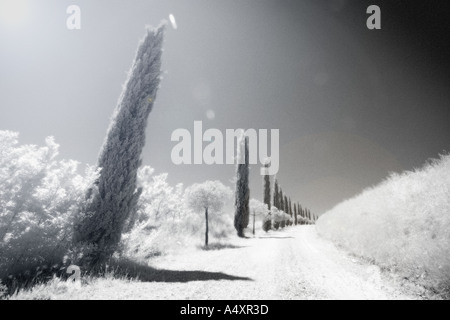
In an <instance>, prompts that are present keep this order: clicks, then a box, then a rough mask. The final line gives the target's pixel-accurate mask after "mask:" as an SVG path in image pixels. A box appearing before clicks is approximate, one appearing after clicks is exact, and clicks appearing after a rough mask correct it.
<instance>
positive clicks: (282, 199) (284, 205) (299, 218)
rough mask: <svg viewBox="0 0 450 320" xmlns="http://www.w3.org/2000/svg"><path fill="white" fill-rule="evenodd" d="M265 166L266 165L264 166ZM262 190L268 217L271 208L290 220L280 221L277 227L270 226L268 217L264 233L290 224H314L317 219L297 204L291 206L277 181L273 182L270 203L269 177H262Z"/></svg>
mask: <svg viewBox="0 0 450 320" xmlns="http://www.w3.org/2000/svg"><path fill="white" fill-rule="evenodd" d="M266 166H267V165H266ZM263 188H264V196H263V198H264V203H265V204H266V205H267V207H268V209H269V215H270V212H271V209H272V207H275V208H277V209H278V210H280V211H284V212H285V213H287V214H288V215H290V217H291V219H292V220H293V222H291V220H290V219H289V220H286V221H284V220H283V221H282V222H281V223H280V224H279V225H278V222H274V225H273V226H272V219H271V217H268V218H266V219H265V221H264V223H263V229H264V231H266V232H267V231H268V230H270V229H272V228H273V229H278V228H279V227H282V228H283V227H284V226H285V225H287V226H289V225H291V224H292V223H293V224H295V225H304V224H315V222H316V221H317V219H318V217H317V215H315V214H314V213H311V210H309V209H308V208H306V207H304V208H303V207H302V206H301V205H300V203H299V202H295V201H294V204H293V205H292V201H291V197H288V196H287V195H286V194H283V190H282V189H281V187H280V186H279V184H278V180H277V179H275V182H274V190H273V202H272V203H271V181H270V176H269V175H267V174H266V175H264V178H263Z"/></svg>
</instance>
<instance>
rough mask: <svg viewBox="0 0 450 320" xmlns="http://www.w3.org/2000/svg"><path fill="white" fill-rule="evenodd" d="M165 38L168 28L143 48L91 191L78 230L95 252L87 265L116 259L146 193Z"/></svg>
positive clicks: (79, 239) (152, 33)
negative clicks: (141, 184)
mask: <svg viewBox="0 0 450 320" xmlns="http://www.w3.org/2000/svg"><path fill="white" fill-rule="evenodd" d="M163 37H164V26H161V27H159V28H157V29H148V30H147V34H146V36H145V37H144V39H143V40H142V41H141V43H140V45H139V48H138V50H137V54H136V57H135V59H134V62H133V65H132V67H131V71H130V73H129V76H128V79H127V81H126V83H125V86H124V91H123V93H122V95H121V96H120V99H119V102H118V106H117V108H116V110H115V111H114V115H113V117H112V120H111V123H110V125H109V129H108V132H107V135H106V139H105V142H104V143H103V147H102V149H101V152H100V155H99V159H98V163H97V166H98V167H99V168H101V172H100V176H99V178H98V179H97V180H96V181H95V183H94V185H93V186H92V187H91V188H89V190H88V191H87V193H86V199H87V204H86V205H85V206H83V208H81V210H80V211H81V214H80V216H79V220H78V221H77V223H76V225H75V237H74V238H75V242H76V243H80V244H86V245H92V246H94V247H95V250H92V252H91V253H90V255H89V258H88V259H87V261H86V262H87V263H88V264H89V265H90V266H97V265H99V264H100V263H102V262H103V261H105V260H106V259H108V258H109V257H111V256H112V254H113V253H114V251H115V250H116V249H117V246H118V244H119V241H120V239H121V236H122V232H123V229H124V226H125V223H126V221H127V219H128V218H129V217H130V215H131V214H132V213H133V211H134V210H136V206H137V202H138V199H139V195H140V193H141V191H142V190H141V189H138V187H137V183H136V182H137V171H138V168H139V166H140V165H141V153H142V149H143V148H144V145H145V129H146V127H147V118H148V115H149V113H150V111H151V110H152V108H153V104H154V102H155V99H156V93H157V90H158V87H159V83H160V78H161V53H162V44H163Z"/></svg>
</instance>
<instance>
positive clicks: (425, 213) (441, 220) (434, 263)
mask: <svg viewBox="0 0 450 320" xmlns="http://www.w3.org/2000/svg"><path fill="white" fill-rule="evenodd" d="M317 229H318V231H319V233H320V234H321V235H322V236H324V237H325V238H328V239H330V240H332V241H334V242H335V243H336V244H338V245H340V246H342V247H344V248H345V249H347V250H349V251H350V252H352V253H353V254H356V255H358V256H361V257H365V258H368V259H371V260H373V261H374V262H375V263H376V264H378V265H380V266H382V267H385V268H388V269H391V270H395V271H397V272H399V273H400V274H402V275H404V276H405V277H408V278H409V279H415V280H418V281H419V282H421V283H423V284H426V285H427V286H430V287H433V288H434V289H441V290H442V289H445V288H447V289H448V287H449V283H450V155H447V156H442V157H441V158H440V159H439V160H435V161H432V162H430V163H428V164H426V165H425V166H424V167H423V168H422V169H419V170H415V171H413V172H404V173H403V174H400V175H399V174H392V175H391V176H390V177H389V178H387V179H386V180H385V181H384V182H383V183H381V184H380V185H378V186H376V187H373V188H370V189H367V190H365V191H363V192H362V193H361V194H360V195H358V196H356V197H354V198H352V199H349V200H347V201H344V202H342V203H341V204H339V205H337V206H336V207H335V208H333V209H332V210H330V211H329V212H327V213H326V214H324V215H323V216H321V217H320V219H319V220H318V222H317Z"/></svg>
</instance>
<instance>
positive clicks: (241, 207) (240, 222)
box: [234, 136, 250, 238]
mask: <svg viewBox="0 0 450 320" xmlns="http://www.w3.org/2000/svg"><path fill="white" fill-rule="evenodd" d="M248 140H249V139H248V137H247V136H243V137H242V139H241V141H240V142H239V143H240V144H242V143H244V153H243V154H242V147H239V148H238V149H239V151H240V153H239V157H243V159H242V158H241V161H238V165H237V172H236V175H237V179H236V199H235V215H234V227H235V228H236V231H237V235H238V237H241V238H243V237H245V235H244V229H245V228H247V226H248V223H249V200H250V189H249V186H248V184H249V151H248V143H249V142H248ZM242 160H243V161H242ZM240 162H242V164H241V163H240Z"/></svg>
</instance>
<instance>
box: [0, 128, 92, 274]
mask: <svg viewBox="0 0 450 320" xmlns="http://www.w3.org/2000/svg"><path fill="white" fill-rule="evenodd" d="M58 147H59V146H58V144H56V143H55V141H54V139H53V138H52V137H49V138H47V139H46V141H45V146H43V147H38V146H35V145H22V146H20V145H18V133H14V132H10V131H0V252H1V255H0V278H1V277H4V276H5V275H8V274H10V273H16V272H22V271H26V269H27V268H29V267H30V266H36V265H38V266H39V264H46V263H54V262H62V257H63V255H64V253H65V250H67V244H68V243H69V241H70V240H71V232H72V221H73V214H74V212H75V208H76V206H77V205H78V204H79V203H80V202H81V201H82V199H83V194H84V192H85V190H86V187H87V186H88V185H89V184H90V183H91V182H92V181H93V180H94V179H95V176H96V174H97V173H95V172H93V170H92V169H90V168H88V170H87V172H86V176H85V177H82V176H80V175H79V174H77V166H78V163H77V162H76V161H73V160H57V156H58ZM55 260H57V261H55Z"/></svg>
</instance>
